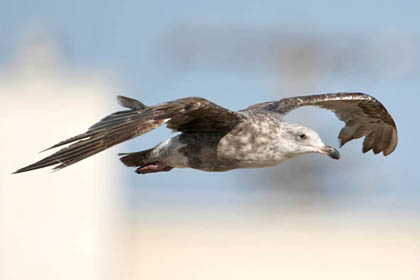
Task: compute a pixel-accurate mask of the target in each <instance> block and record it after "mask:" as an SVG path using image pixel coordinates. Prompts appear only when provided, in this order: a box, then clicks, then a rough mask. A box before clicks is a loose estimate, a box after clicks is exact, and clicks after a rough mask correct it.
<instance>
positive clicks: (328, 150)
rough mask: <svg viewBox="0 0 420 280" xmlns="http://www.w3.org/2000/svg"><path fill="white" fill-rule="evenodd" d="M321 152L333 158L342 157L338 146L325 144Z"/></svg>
mask: <svg viewBox="0 0 420 280" xmlns="http://www.w3.org/2000/svg"><path fill="white" fill-rule="evenodd" d="M320 153H321V154H324V155H327V156H329V157H330V158H333V159H340V153H339V152H338V151H337V149H336V148H334V147H331V146H325V147H324V148H322V149H321V150H320Z"/></svg>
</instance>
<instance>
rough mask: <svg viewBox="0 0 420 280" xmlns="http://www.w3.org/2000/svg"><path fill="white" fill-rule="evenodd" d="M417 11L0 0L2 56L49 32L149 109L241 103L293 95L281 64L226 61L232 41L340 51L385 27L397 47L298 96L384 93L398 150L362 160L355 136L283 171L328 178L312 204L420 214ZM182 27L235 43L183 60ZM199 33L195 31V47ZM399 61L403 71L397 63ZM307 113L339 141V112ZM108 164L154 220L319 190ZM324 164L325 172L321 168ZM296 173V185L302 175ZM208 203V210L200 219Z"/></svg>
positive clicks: (291, 200)
mask: <svg viewBox="0 0 420 280" xmlns="http://www.w3.org/2000/svg"><path fill="white" fill-rule="evenodd" d="M419 12H420V2H418V1H351V2H349V1H243V0H241V1H29V2H28V1H18V0H15V1H6V2H5V1H2V2H1V8H0V23H1V24H0V63H1V64H2V65H3V66H7V65H8V64H9V63H10V62H11V60H12V58H13V56H14V55H15V50H16V48H17V46H18V45H19V44H21V43H22V42H21V40H22V36H21V34H22V33H24V32H28V30H29V32H30V31H31V30H32V28H40V29H42V30H45V31H46V32H47V33H49V34H50V35H51V36H52V37H53V38H54V39H55V40H57V41H58V42H59V44H60V48H61V50H62V55H63V56H64V59H65V62H66V63H67V64H68V65H70V66H71V67H74V68H80V69H83V68H85V67H89V68H91V67H96V68H104V69H112V71H111V72H110V73H118V78H116V77H113V74H109V77H108V78H109V79H111V80H112V79H116V80H118V81H119V82H120V85H121V86H120V87H118V88H115V93H116V94H126V95H129V96H132V97H136V98H139V99H140V100H141V101H143V102H144V103H146V104H156V103H159V102H163V101H166V100H170V99H175V98H179V97H185V96H201V97H205V98H207V99H210V100H212V101H214V102H216V103H218V104H220V105H222V106H226V107H228V108H231V109H240V108H243V107H245V106H247V105H249V104H253V103H257V102H261V101H265V100H270V99H276V98H281V97H285V96H288V92H278V89H279V88H281V86H280V87H276V84H277V83H280V84H281V81H280V82H277V81H276V80H277V78H279V79H281V77H282V71H281V70H280V71H277V70H276V69H273V64H271V62H267V61H264V58H265V56H264V54H258V55H257V54H256V53H257V51H256V52H255V53H253V52H252V51H251V53H250V55H249V56H250V57H252V58H254V59H255V61H256V62H255V61H254V62H247V58H249V57H248V56H247V55H244V57H243V59H244V61H245V62H244V63H243V64H242V61H237V60H235V59H233V60H231V61H225V58H232V57H234V58H235V50H238V49H239V50H241V48H242V47H246V44H245V45H244V46H239V47H237V49H235V48H233V49H232V47H231V44H232V42H233V44H234V43H235V42H245V43H246V42H249V43H250V44H255V45H257V46H258V45H260V48H261V49H262V50H264V49H265V48H266V46H267V45H268V44H269V43H270V40H271V39H267V38H272V37H275V36H283V35H286V34H288V35H290V36H292V37H293V38H298V39H299V38H306V39H308V38H312V39H315V40H319V41H320V42H322V44H321V45H323V46H326V45H331V46H333V47H336V48H339V49H345V48H346V45H347V44H349V45H351V46H352V48H355V49H356V50H357V45H358V44H359V43H360V44H361V45H364V44H366V42H370V39H371V38H377V37H378V38H379V39H378V40H379V42H380V38H382V37H381V35H380V34H384V36H383V37H385V39H387V38H388V40H385V41H384V42H385V43H389V42H390V40H389V38H393V36H395V40H394V41H393V42H394V43H395V45H393V44H391V46H390V47H389V48H387V49H386V50H387V51H385V52H382V51H381V52H379V51H378V52H379V53H378V54H376V56H375V61H373V62H372V61H357V62H356V64H357V65H356V66H355V67H354V68H351V67H350V69H346V67H349V65H350V66H351V63H350V64H345V65H344V68H345V69H341V71H338V72H336V71H334V70H331V69H330V70H328V69H327V70H325V71H326V72H325V73H321V75H320V76H319V77H318V78H317V82H316V83H314V85H313V88H312V89H311V90H310V91H305V92H301V93H300V94H302V95H305V94H311V93H321V92H336V91H366V92H369V93H370V94H372V95H374V96H376V97H377V98H378V99H380V100H381V101H382V102H383V103H384V104H385V105H386V107H387V108H388V109H389V111H390V112H391V113H392V115H393V116H394V118H395V121H396V123H397V125H398V129H399V146H398V148H397V150H396V151H395V153H394V154H392V155H391V156H389V157H387V158H384V157H383V156H373V155H372V154H371V153H369V154H366V155H362V154H361V152H360V150H361V143H360V141H359V142H352V143H350V144H348V146H346V147H345V148H344V149H342V150H341V153H342V160H341V161H338V162H336V161H332V160H330V159H328V158H326V157H325V158H324V157H321V156H315V155H314V156H308V157H307V158H306V159H296V160H295V161H294V162H292V163H285V165H282V166H279V167H278V169H274V171H275V172H277V171H276V170H279V172H280V170H286V169H287V168H290V166H294V165H296V166H299V164H301V163H302V164H306V166H307V169H305V172H307V170H313V173H314V174H312V175H311V174H309V175H305V176H306V178H307V179H308V178H309V182H310V179H311V178H312V177H313V180H318V181H319V180H322V181H321V183H319V185H321V186H322V187H321V188H318V189H316V190H315V191H314V192H311V191H309V195H310V200H311V201H318V202H316V204H317V205H318V206H325V205H327V206H328V207H331V208H332V209H333V210H334V211H332V212H337V211H356V212H357V211H364V210H363V209H369V211H381V213H383V214H384V215H386V214H387V213H390V212H392V213H395V212H398V211H404V213H411V214H416V215H418V214H420V207H419V205H420V203H419V202H420V200H419V196H420V190H419V186H420V179H419V178H420V176H419V174H418V157H419V151H418V148H417V146H418V142H419V137H420V133H419V127H418V116H417V113H418V105H419V104H420V97H419V88H420V79H419V72H420V71H419V68H418V65H419V64H420V59H419V57H418V56H416V52H417V50H418V49H419V48H420V44H419V38H420V29H419V26H420V17H419ZM183 28H186V29H187V30H188V28H190V29H192V30H193V31H191V32H189V31H187V32H186V33H184V34H180V36H181V37H182V40H187V41H188V36H190V35H191V34H201V35H200V36H203V38H204V39H205V38H207V39H208V38H209V37H210V38H212V37H211V36H215V38H218V36H219V35H220V34H219V33H224V32H227V33H228V34H229V36H228V40H227V41H228V42H225V41H221V42H216V43H215V44H216V45H217V46H219V47H218V49H217V50H215V52H214V53H212V54H211V55H212V56H211V57H210V58H209V59H206V57H205V56H204V57H200V59H201V60H200V59H199V60H198V61H197V60H193V61H192V62H191V63H190V64H189V65H183V64H182V63H177V61H176V59H175V60H174V58H173V56H171V52H170V49H171V45H167V46H165V45H164V42H166V41H165V40H166V39H167V37H168V36H175V37H177V36H176V34H177V31H176V30H178V29H180V30H184V29H183ZM194 30H198V33H197V32H195V31H194ZM200 30H201V31H200ZM235 30H237V31H238V32H236V31H235ZM378 34H379V35H378ZM221 38H225V39H226V37H223V36H222V37H221ZM200 40H201V39H200V37H198V38H197V37H192V38H191V41H192V44H193V45H194V44H199V43H200ZM378 40H376V41H374V42H378ZM398 40H405V41H408V42H409V43H410V48H411V49H410V48H409V50H411V51H412V53H410V54H409V55H407V51H406V50H407V48H406V47H402V48H401V49H400V48H399V44H398V42H399V41H398ZM391 41H392V40H391ZM169 42H170V41H169ZM394 47H395V51H394V49H393V48H394ZM257 49H258V47H257ZM371 49H372V48H371ZM373 49H374V48H373ZM412 49H414V50H412ZM168 50H169V51H168ZM390 54H391V58H390V57H389V55H390ZM327 56H328V52H327ZM362 57H363V56H362ZM260 59H261V60H262V61H260ZM350 59H351V58H350ZM399 61H403V66H399V65H398V63H395V62H399ZM321 63H323V61H321ZM372 63H375V65H374V66H372ZM407 64H408V65H409V66H407V67H406V66H405V65H407ZM394 65H396V66H395V67H396V68H397V70H395V69H394ZM404 67H405V68H404ZM320 69H322V67H321V68H320ZM401 69H402V70H401ZM394 70H395V71H396V72H395V71H394ZM1 94H4V93H1ZM58 94H59V93H58ZM290 94H292V95H295V94H297V93H296V92H292V93H290ZM104 98H114V96H104ZM291 117H292V116H291ZM295 117H296V118H295ZM308 118H309V119H311V120H310V124H311V125H312V126H313V127H314V128H315V129H317V130H318V131H319V132H320V133H321V135H322V137H323V138H324V140H325V141H326V142H327V143H329V144H332V145H337V140H336V136H337V135H338V131H339V128H340V125H341V123H340V122H339V121H338V120H336V119H335V118H334V117H333V115H332V114H329V113H328V112H321V111H320V110H308V111H306V112H305V114H304V115H303V117H301V119H299V117H298V114H295V115H293V119H294V120H295V121H297V120H298V119H299V121H305V119H308ZM290 119H292V118H290ZM88 125H89V124H87V126H88ZM87 126H86V127H87ZM84 129H85V128H81V131H83V130H84ZM168 136H170V134H169V132H167V131H166V130H164V129H159V130H158V131H157V132H156V133H152V134H151V135H147V136H145V137H143V138H138V139H136V140H133V141H132V142H130V143H129V144H125V145H123V146H120V147H118V148H115V149H113V150H112V151H107V153H117V152H122V151H135V150H140V149H143V148H148V147H150V146H152V145H154V144H156V142H157V141H160V140H163V139H164V138H165V137H168ZM57 140H61V139H57ZM307 162H309V165H308V163H307ZM109 164H110V165H112V166H113V167H115V168H118V170H119V171H120V172H121V176H122V177H123V178H124V180H123V181H124V183H123V184H122V186H119V187H121V188H124V190H125V192H124V195H122V202H123V203H122V204H123V205H128V206H129V207H127V208H126V209H133V210H141V211H127V213H132V214H133V215H135V216H136V217H139V218H140V217H143V218H144V217H147V213H149V211H151V212H153V213H155V212H157V211H163V212H164V214H165V215H167V217H168V219H171V218H173V217H178V216H177V215H181V216H183V217H190V216H194V215H199V216H198V218H204V219H206V218H207V219H212V217H213V214H210V213H216V214H215V217H217V219H220V218H223V217H226V216H228V217H229V216H230V215H234V216H235V217H239V216H242V214H244V216H245V217H249V215H251V213H257V214H256V215H257V217H258V215H259V214H258V213H259V211H261V210H262V213H267V211H268V212H270V213H271V212H276V211H281V210H279V209H282V207H283V206H284V205H286V206H293V207H300V204H301V203H306V202H305V201H306V200H305V199H302V197H307V195H308V194H307V193H308V189H309V190H310V186H309V188H308V187H306V188H303V191H296V190H293V189H292V190H291V189H290V188H287V185H288V182H285V181H283V180H282V178H277V179H276V180H275V181H274V183H273V181H272V180H271V181H270V179H268V177H269V176H272V172H270V171H267V170H240V171H232V172H227V173H215V174H210V173H204V172H200V171H194V170H174V171H171V172H169V173H163V174H153V175H148V176H138V175H136V174H134V173H132V170H129V169H126V168H124V167H123V166H122V165H121V164H120V163H119V162H118V161H117V158H115V161H111V162H109ZM287 165H288V166H289V167H288V166H287ZM316 165H323V166H325V168H323V169H317V168H316ZM271 171H273V170H271ZM319 172H322V174H321V175H320V174H319ZM257 178H259V179H257ZM266 178H267V179H266ZM320 178H321V179H320ZM295 180H296V181H297V182H299V180H300V178H299V177H296V179H295ZM266 181H267V183H264V182H266ZM305 182H307V181H305ZM294 183H296V182H294ZM276 184H277V186H275V185H276ZM302 184H307V183H304V182H302ZM273 185H274V186H275V187H274V188H273ZM317 198H319V200H317ZM165 209H166V210H165ZM176 209H178V211H175V210H176ZM200 209H207V210H203V211H208V210H209V209H210V210H209V211H208V212H205V213H207V214H202V215H200V214H197V211H198V212H199V211H200ZM245 210H249V211H245ZM219 211H220V212H219ZM218 213H219V214H220V215H219V214H218ZM246 213H248V214H246ZM194 217H196V216H194Z"/></svg>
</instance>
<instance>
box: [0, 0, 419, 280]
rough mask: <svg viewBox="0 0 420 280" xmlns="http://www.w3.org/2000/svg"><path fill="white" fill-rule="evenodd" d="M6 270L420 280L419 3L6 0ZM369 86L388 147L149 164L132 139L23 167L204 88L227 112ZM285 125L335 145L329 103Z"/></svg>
mask: <svg viewBox="0 0 420 280" xmlns="http://www.w3.org/2000/svg"><path fill="white" fill-rule="evenodd" d="M0 3H1V4H2V5H1V6H2V8H1V10H0V23H1V24H0V102H1V105H2V109H1V110H0V125H1V126H0V128H1V131H2V140H1V143H2V145H1V147H0V152H1V155H2V164H1V166H2V168H1V171H0V279H4V280H11V279H28V278H33V279H47V280H48V279H127V280H128V279H309V278H310V279H420V175H419V174H418V157H419V156H420V154H419V151H418V148H417V146H418V139H419V137H420V133H419V129H418V128H419V126H418V123H417V121H418V117H417V113H418V106H419V105H420V95H419V88H420V79H419V75H420V66H419V65H420V55H419V49H420V31H419V28H418V27H419V26H420V18H419V16H418V14H419V11H420V2H418V1H398V2H397V1H359V0H356V1H351V2H348V1H346V2H344V1H322V0H321V1H293V2H292V1H274V0H273V1H268V0H267V1H245V0H241V1H239V0H232V1H220V0H213V1H186V0H179V1H97V0H92V1H80V0H75V1H52V0H45V1H21V0H14V1H4V0H3V1H0ZM340 91H360V92H367V93H369V94H371V95H373V96H375V97H377V98H378V99H379V100H380V101H381V102H382V103H383V104H384V105H385V106H386V107H387V109H388V111H389V112H390V113H391V114H392V115H393V116H394V120H395V122H396V124H397V126H398V129H399V146H398V147H397V149H396V151H395V152H394V153H393V154H392V155H390V156H389V157H386V158H384V157H383V156H382V155H377V156H374V155H373V154H372V153H371V152H370V153H368V154H365V155H363V154H362V153H361V147H362V141H361V140H356V141H352V142H350V143H348V144H347V145H346V146H345V147H343V148H342V149H341V155H342V160H340V161H333V160H331V159H329V158H328V157H325V156H320V155H307V156H303V157H298V158H295V159H293V160H291V161H289V162H286V163H284V164H282V165H280V166H277V167H274V168H267V169H254V170H236V171H231V172H226V173H205V172H201V171H195V170H173V171H171V172H167V173H158V174H149V175H147V176H139V175H137V174H135V173H134V172H133V170H132V169H128V168H126V167H124V166H123V165H122V164H121V163H120V162H119V161H118V157H117V156H116V154H117V153H119V152H131V151H138V150H142V149H146V148H150V147H152V146H154V145H155V144H157V143H158V142H159V141H162V140H164V139H166V138H168V137H171V136H173V134H171V133H170V132H169V131H168V130H167V129H166V128H160V129H158V130H156V131H154V132H152V133H150V134H147V135H145V136H142V137H140V138H137V139H134V140H132V141H130V142H128V143H125V144H122V145H119V146H117V147H114V148H112V149H110V150H107V151H106V152H103V153H101V154H98V155H96V156H94V157H93V158H89V159H87V160H85V161H82V162H80V163H78V164H77V165H74V166H71V167H69V168H66V169H64V170H62V171H60V172H56V173H51V172H50V171H49V170H39V171H34V172H29V173H24V174H19V175H10V173H11V172H13V171H15V170H16V169H17V168H20V167H22V166H24V165H27V164H29V163H32V162H34V161H36V160H38V159H41V157H43V156H45V155H43V154H41V155H39V154H37V152H38V151H41V150H43V149H45V148H46V147H49V146H51V145H52V144H55V143H57V142H58V141H60V140H63V139H66V138H68V137H70V136H73V135H75V134H78V133H81V132H84V131H85V130H86V129H87V128H88V127H89V126H90V125H91V124H93V123H95V122H96V121H97V120H99V119H100V118H102V117H103V116H105V115H107V114H109V113H111V112H114V111H117V110H120V109H121V108H120V107H118V105H117V104H116V101H115V96H116V95H118V94H123V95H127V96H131V97H134V98H138V99H139V100H141V101H142V102H144V103H145V104H147V105H153V104H157V103H161V102H164V101H167V100H172V99H176V98H181V97H187V96H201V97H204V98H207V99H209V100H211V101H213V102H215V103H217V104H219V105H222V106H225V107H227V108H230V109H235V110H238V109H242V108H244V107H246V106H248V105H250V104H254V103H259V102H262V101H268V100H275V99H280V98H283V97H288V96H294V95H308V94H315V93H327V92H340ZM287 121H289V122H296V123H301V124H304V125H307V126H310V127H312V128H314V129H315V130H317V131H318V132H319V133H320V135H321V137H322V138H323V140H324V142H326V143H327V144H330V145H333V146H338V141H337V135H338V132H339V130H340V128H341V127H342V123H341V122H340V121H339V120H338V119H336V117H335V116H334V114H332V113H331V112H328V111H323V110H320V109H317V108H302V109H299V110H296V111H294V112H293V113H291V114H290V115H288V116H287Z"/></svg>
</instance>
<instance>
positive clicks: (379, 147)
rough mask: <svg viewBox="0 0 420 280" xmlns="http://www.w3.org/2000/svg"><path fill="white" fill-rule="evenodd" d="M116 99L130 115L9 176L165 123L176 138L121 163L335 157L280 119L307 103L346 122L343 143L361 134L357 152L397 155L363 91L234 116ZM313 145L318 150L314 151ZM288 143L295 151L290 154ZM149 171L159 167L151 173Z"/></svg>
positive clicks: (164, 165)
mask: <svg viewBox="0 0 420 280" xmlns="http://www.w3.org/2000/svg"><path fill="white" fill-rule="evenodd" d="M118 101H119V103H120V104H121V105H122V106H124V107H127V108H129V110H125V111H120V112H116V113H114V114H111V115H109V116H107V117H105V118H103V119H102V120H100V121H99V122H98V123H96V124H94V125H93V126H91V127H90V128H89V129H88V130H87V131H86V132H85V133H82V134H80V135H77V136H75V137H72V138H70V139H67V140H64V141H62V142H60V143H58V144H56V145H54V146H52V147H50V148H49V149H52V148H56V147H60V146H63V145H66V144H70V145H69V146H68V147H65V148H63V149H61V150H59V151H57V152H56V153H54V154H52V155H50V156H48V157H46V158H44V159H42V160H40V161H38V162H36V163H34V164H31V165H29V166H26V167H24V168H21V169H19V170H17V171H16V172H15V173H20V172H25V171H30V170H34V169H38V168H43V167H47V166H55V167H54V169H55V170H56V169H61V168H64V167H67V166H69V165H71V164H73V163H76V162H78V161H80V160H82V159H85V158H87V157H89V156H92V155H94V154H96V153H98V152H101V151H103V150H105V149H107V148H109V147H112V146H114V145H116V144H119V143H121V142H124V141H127V140H129V139H132V138H134V137H137V136H140V135H142V134H144V133H147V132H149V131H151V130H153V129H155V128H157V127H159V126H160V125H162V124H164V123H166V124H167V127H168V128H170V129H173V130H175V131H179V132H181V135H179V136H180V137H174V138H172V139H171V140H168V141H166V142H164V143H161V144H160V145H158V146H156V147H155V148H152V149H149V150H147V151H142V152H137V153H130V154H123V155H124V157H122V159H121V160H122V161H123V163H125V164H126V165H128V166H140V167H139V169H138V172H139V173H149V172H158V171H168V170H170V169H172V167H191V168H196V169H201V170H206V171H224V170H230V169H234V168H246V167H265V166H272V165H275V164H278V163H279V162H282V161H284V160H286V159H289V158H291V157H293V156H295V155H297V154H303V153H308V152H321V153H329V154H330V156H332V157H334V158H336V159H337V158H338V152H337V151H336V150H335V149H333V148H331V147H329V146H325V147H321V146H320V145H321V144H322V145H324V144H323V143H322V141H321V140H320V139H319V137H318V135H317V134H316V133H315V132H311V130H310V129H306V130H305V128H304V127H302V126H298V125H288V124H287V123H285V122H284V121H283V120H282V119H283V116H284V115H286V114H287V113H288V112H290V111H291V110H293V109H295V108H298V107H301V106H309V105H312V106H318V107H321V108H325V109H329V110H331V111H333V112H335V113H336V115H337V117H338V118H339V119H340V120H342V121H344V122H345V127H344V128H343V129H342V130H341V132H340V134H339V139H340V140H341V145H344V144H345V143H347V142H348V141H350V140H352V139H357V138H360V137H363V136H366V138H365V140H364V143H363V152H367V151H369V150H370V149H373V151H374V153H375V154H377V153H379V152H383V154H384V155H388V154H390V153H392V152H393V151H394V150H395V148H396V146H397V141H398V140H397V129H396V126H395V123H394V121H393V119H392V117H391V115H390V114H389V113H388V112H387V110H386V109H385V107H384V106H383V105H382V104H381V103H380V102H379V101H378V100H376V99H375V98H373V97H371V96H369V95H366V94H362V93H335V94H321V95H312V96H302V97H292V98H285V99H282V100H279V101H272V102H265V103H260V104H256V105H253V106H250V107H248V108H246V109H244V110H242V111H239V112H233V111H230V110H227V109H225V108H223V107H220V106H218V105H216V104H214V103H212V102H210V101H208V100H206V99H203V98H198V97H189V98H183V99H178V100H174V101H170V102H166V103H162V104H159V105H156V106H145V105H144V104H143V103H141V102H139V101H137V100H135V99H131V98H128V97H123V96H118ZM301 131H307V133H308V135H311V137H312V136H313V137H312V138H313V139H308V140H305V139H300V140H299V141H300V142H297V144H296V143H293V144H294V145H295V146H293V145H289V144H291V143H292V142H294V141H297V140H296V139H295V134H294V133H298V135H299V133H301ZM289 138H290V139H289ZM305 138H306V136H305ZM206 139H208V141H207V140H206ZM309 140H311V141H312V142H310V141H309ZM277 143H278V144H277ZM314 143H316V145H318V146H319V147H315V146H314V145H315V144H314ZM271 144H272V145H271ZM296 145H297V146H296ZM299 145H301V146H302V145H303V146H305V145H306V146H308V147H309V146H311V145H312V146H311V147H312V148H314V147H315V148H316V149H315V148H314V149H315V150H314V149H312V148H311V149H312V150H308V149H306V150H305V149H302V150H300V149H298V148H299V147H300V146H299ZM292 146H293V147H295V148H296V149H297V150H296V152H295V153H294V152H293V151H294V150H293V149H292ZM286 148H287V149H291V150H287V149H286ZM321 148H323V149H321ZM324 148H326V149H324ZM320 149H321V150H320ZM332 149H333V150H332ZM327 150H328V152H326V151H327ZM155 167H156V168H161V169H156V171H150V170H153V168H155ZM142 168H143V169H142ZM146 170H147V172H146ZM143 171H144V172H143Z"/></svg>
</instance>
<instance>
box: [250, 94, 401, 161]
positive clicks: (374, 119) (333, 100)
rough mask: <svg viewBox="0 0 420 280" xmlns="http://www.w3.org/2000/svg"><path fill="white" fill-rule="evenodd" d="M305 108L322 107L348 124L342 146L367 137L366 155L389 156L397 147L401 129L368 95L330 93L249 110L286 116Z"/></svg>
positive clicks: (344, 129)
mask: <svg viewBox="0 0 420 280" xmlns="http://www.w3.org/2000/svg"><path fill="white" fill-rule="evenodd" d="M301 106H318V107H321V108H324V109H328V110H331V111H333V112H334V113H335V114H336V115H337V117H338V118H339V119H340V120H342V121H344V122H345V124H346V125H345V127H344V128H343V129H341V131H340V134H339V136H338V138H339V139H340V142H341V146H343V145H344V144H345V143H347V142H348V141H350V140H352V139H358V138H361V137H363V136H365V140H364V142H363V153H366V152H368V151H369V150H371V149H373V152H374V153H375V154H378V153H380V152H383V154H384V155H385V156H387V155H389V154H390V153H392V152H393V151H394V150H395V148H396V147H397V143H398V135H397V127H396V126H395V123H394V120H393V119H392V117H391V115H390V114H389V113H388V111H387V110H386V109H385V107H384V106H383V105H382V104H381V103H380V102H379V101H378V100H376V99H375V98H374V97H372V96H370V95H367V94H364V93H330V94H320V95H309V96H299V97H291V98H284V99H281V100H279V101H272V102H265V103H260V104H256V105H253V106H250V107H248V108H246V109H245V111H246V110H266V111H273V112H277V113H280V114H282V115H286V114H287V113H289V112H290V111H292V110H293V109H296V108H298V107H301Z"/></svg>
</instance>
